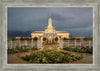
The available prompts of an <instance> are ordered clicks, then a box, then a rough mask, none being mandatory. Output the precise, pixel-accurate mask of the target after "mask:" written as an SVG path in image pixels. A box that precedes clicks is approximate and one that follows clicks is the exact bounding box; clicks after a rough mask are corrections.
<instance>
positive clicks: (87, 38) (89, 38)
mask: <svg viewBox="0 0 100 71" xmlns="http://www.w3.org/2000/svg"><path fill="white" fill-rule="evenodd" d="M83 40H93V38H92V37H84V38H83Z"/></svg>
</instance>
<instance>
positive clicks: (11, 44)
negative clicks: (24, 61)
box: [10, 40, 12, 49]
mask: <svg viewBox="0 0 100 71" xmlns="http://www.w3.org/2000/svg"><path fill="white" fill-rule="evenodd" d="M10 48H11V49H12V40H11V47H10Z"/></svg>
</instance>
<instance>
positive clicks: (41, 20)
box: [8, 7, 93, 36]
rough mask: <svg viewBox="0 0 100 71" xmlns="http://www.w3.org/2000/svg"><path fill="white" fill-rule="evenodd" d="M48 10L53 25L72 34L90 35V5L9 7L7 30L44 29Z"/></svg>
mask: <svg viewBox="0 0 100 71" xmlns="http://www.w3.org/2000/svg"><path fill="white" fill-rule="evenodd" d="M49 11H51V17H52V22H53V26H54V27H56V30H59V31H68V32H69V33H71V34H73V35H74V36H92V34H93V33H92V30H93V28H92V27H93V23H92V21H93V19H92V18H93V15H92V14H93V12H92V8H91V7H33V8H32V7H9V8H8V30H9V31H31V30H37V31H40V30H42V31H43V30H44V29H45V27H47V25H48V18H49Z"/></svg>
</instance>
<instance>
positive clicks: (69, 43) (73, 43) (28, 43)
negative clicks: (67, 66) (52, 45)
mask: <svg viewBox="0 0 100 71" xmlns="http://www.w3.org/2000/svg"><path fill="white" fill-rule="evenodd" d="M7 45H8V49H9V48H25V47H26V48H28V47H29V48H30V47H33V46H37V47H38V49H41V47H42V43H41V41H37V42H36V41H33V40H24V41H21V40H16V41H8V44H7ZM63 46H65V47H92V46H93V42H92V41H90V40H88V41H81V40H66V41H61V42H60V43H59V48H61V49H62V48H63Z"/></svg>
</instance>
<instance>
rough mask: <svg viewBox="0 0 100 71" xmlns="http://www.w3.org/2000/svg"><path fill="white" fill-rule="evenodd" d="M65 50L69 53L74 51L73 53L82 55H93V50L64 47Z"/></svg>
mask: <svg viewBox="0 0 100 71" xmlns="http://www.w3.org/2000/svg"><path fill="white" fill-rule="evenodd" d="M63 49H64V50H68V51H73V52H80V53H90V54H92V53H93V48H84V47H76V48H71V47H64V48H63Z"/></svg>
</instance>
